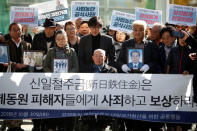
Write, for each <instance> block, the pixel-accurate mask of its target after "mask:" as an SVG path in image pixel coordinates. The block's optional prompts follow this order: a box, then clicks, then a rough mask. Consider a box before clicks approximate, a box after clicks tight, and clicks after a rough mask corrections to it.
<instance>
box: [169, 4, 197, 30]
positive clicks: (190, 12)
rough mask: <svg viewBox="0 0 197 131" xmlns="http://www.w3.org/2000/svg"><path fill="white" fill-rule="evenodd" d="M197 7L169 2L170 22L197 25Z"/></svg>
mask: <svg viewBox="0 0 197 131" xmlns="http://www.w3.org/2000/svg"><path fill="white" fill-rule="evenodd" d="M196 16H197V8H196V7H191V6H182V5H173V4H169V16H168V22H169V23H170V24H175V25H184V26H194V25H196Z"/></svg>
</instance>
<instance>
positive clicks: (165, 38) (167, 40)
mask: <svg viewBox="0 0 197 131" xmlns="http://www.w3.org/2000/svg"><path fill="white" fill-rule="evenodd" d="M174 40H175V37H173V36H171V35H170V33H169V32H167V31H166V32H164V33H163V35H162V41H163V43H164V44H165V45H166V46H172V45H173V43H174Z"/></svg>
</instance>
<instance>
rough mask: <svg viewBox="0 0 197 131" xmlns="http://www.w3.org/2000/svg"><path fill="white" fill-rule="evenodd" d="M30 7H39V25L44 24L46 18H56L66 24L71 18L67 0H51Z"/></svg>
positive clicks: (56, 20)
mask: <svg viewBox="0 0 197 131" xmlns="http://www.w3.org/2000/svg"><path fill="white" fill-rule="evenodd" d="M30 7H36V8H38V26H42V24H43V23H44V21H45V19H46V18H51V19H54V20H55V22H58V23H60V24H65V21H67V20H69V19H70V15H69V10H68V4H67V0H51V1H47V2H42V3H38V4H33V5H30Z"/></svg>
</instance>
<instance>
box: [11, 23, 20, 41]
mask: <svg viewBox="0 0 197 131" xmlns="http://www.w3.org/2000/svg"><path fill="white" fill-rule="evenodd" d="M9 32H10V36H11V37H12V39H14V40H17V39H19V38H21V34H22V27H21V26H20V25H18V24H16V25H13V26H12V28H11V30H10V31H9Z"/></svg>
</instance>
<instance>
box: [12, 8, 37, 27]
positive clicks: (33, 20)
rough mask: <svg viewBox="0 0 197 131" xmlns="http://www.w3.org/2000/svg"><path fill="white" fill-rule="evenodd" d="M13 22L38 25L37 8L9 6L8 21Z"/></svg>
mask: <svg viewBox="0 0 197 131" xmlns="http://www.w3.org/2000/svg"><path fill="white" fill-rule="evenodd" d="M13 22H17V23H20V24H22V25H24V24H27V25H29V26H30V27H34V26H38V8H31V7H22V6H11V9H10V23H13Z"/></svg>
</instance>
